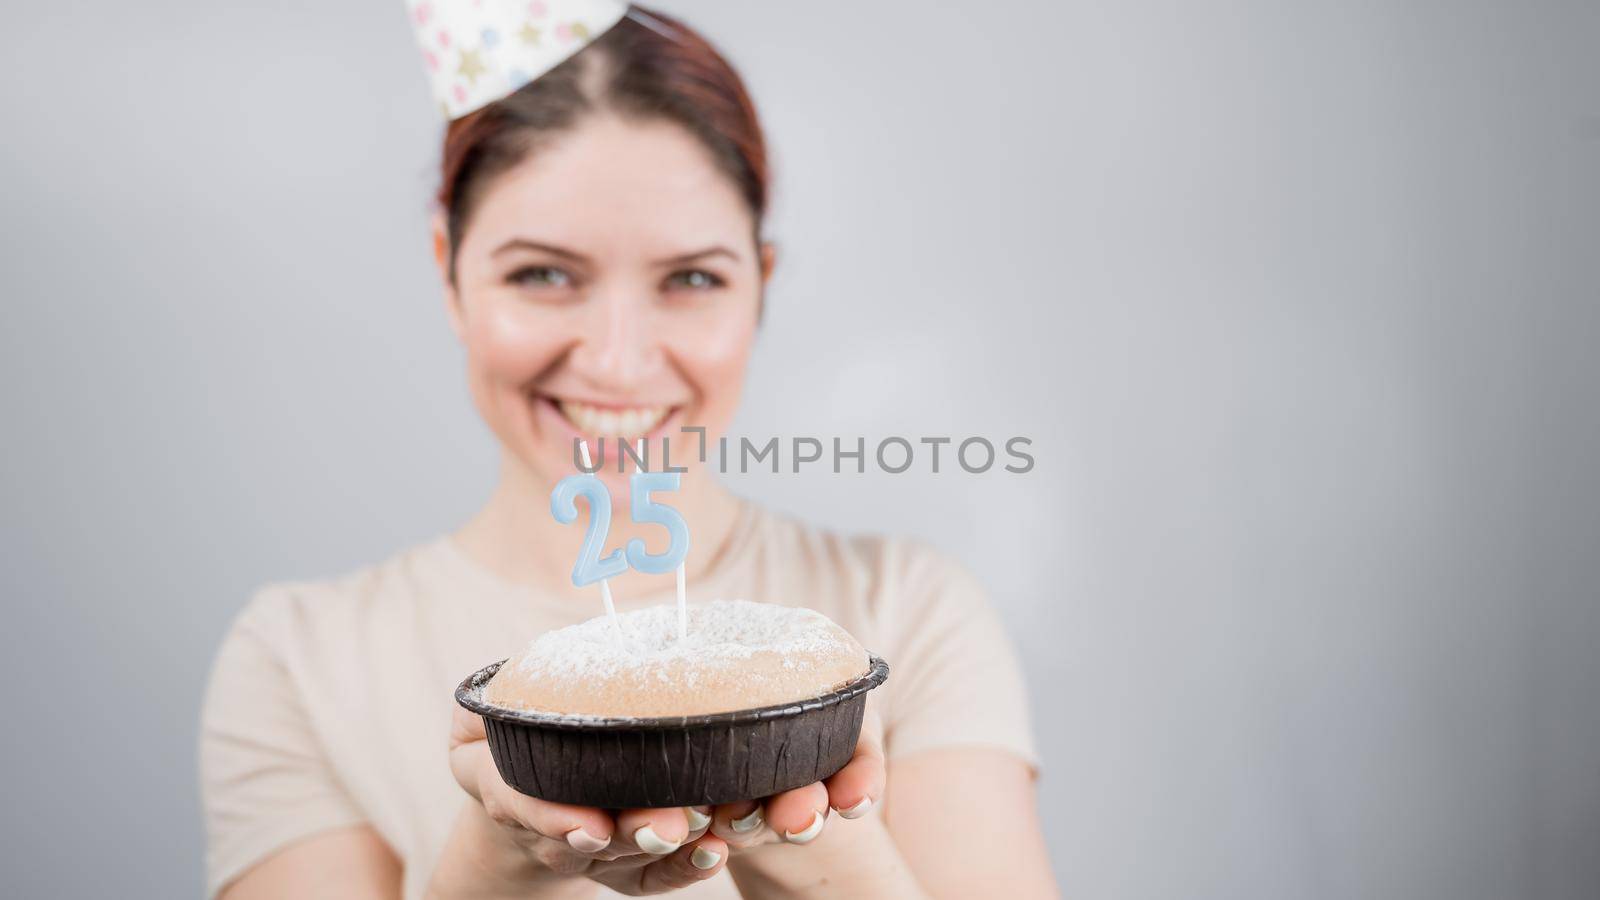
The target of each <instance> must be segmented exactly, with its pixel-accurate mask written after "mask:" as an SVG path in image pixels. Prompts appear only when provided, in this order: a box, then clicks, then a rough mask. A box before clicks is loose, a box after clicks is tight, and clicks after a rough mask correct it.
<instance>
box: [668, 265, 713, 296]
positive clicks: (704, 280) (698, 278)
mask: <svg viewBox="0 0 1600 900" xmlns="http://www.w3.org/2000/svg"><path fill="white" fill-rule="evenodd" d="M727 283H728V282H727V281H726V280H725V279H724V278H723V277H722V276H721V275H717V274H716V273H714V272H707V271H706V270H705V269H682V270H679V271H677V272H673V273H672V274H671V275H668V276H667V284H666V286H667V289H668V290H688V291H709V290H713V289H715V288H719V287H725V286H726V285H727Z"/></svg>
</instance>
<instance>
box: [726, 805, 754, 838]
mask: <svg viewBox="0 0 1600 900" xmlns="http://www.w3.org/2000/svg"><path fill="white" fill-rule="evenodd" d="M728 824H729V825H732V826H733V830H734V831H735V832H737V833H739V834H744V833H745V832H747V831H755V830H756V829H757V828H760V827H761V807H759V806H758V807H756V808H755V809H754V810H752V811H751V813H750V815H748V816H745V817H744V818H742V819H734V820H733V821H732V822H729V823H728Z"/></svg>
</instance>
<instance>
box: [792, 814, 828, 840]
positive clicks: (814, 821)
mask: <svg viewBox="0 0 1600 900" xmlns="http://www.w3.org/2000/svg"><path fill="white" fill-rule="evenodd" d="M822 821H823V820H822V813H812V814H811V824H810V825H807V826H806V830H805V831H786V832H784V835H783V839H784V840H786V841H788V842H789V843H791V844H808V843H810V842H811V840H812V838H815V837H816V836H817V835H819V834H821V833H822Z"/></svg>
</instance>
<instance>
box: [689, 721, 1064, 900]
mask: <svg viewBox="0 0 1600 900" xmlns="http://www.w3.org/2000/svg"><path fill="white" fill-rule="evenodd" d="M887 785H888V786H887V789H886V790H885V792H884V797H885V803H884V805H883V807H882V810H881V813H882V814H881V815H870V814H869V815H867V816H865V817H864V818H862V819H861V820H860V821H855V822H838V823H834V822H830V823H829V824H828V826H827V827H826V828H825V829H824V833H823V834H822V835H820V836H819V837H818V839H817V840H816V841H815V842H814V843H813V844H812V846H810V847H808V848H807V849H806V851H805V852H804V853H794V852H792V851H789V852H786V851H788V848H784V847H781V846H762V847H757V848H754V849H751V850H743V851H741V852H738V853H736V854H735V855H734V857H733V860H732V861H731V862H730V863H729V871H730V872H732V873H733V876H734V880H735V881H737V882H738V885H739V890H740V892H741V893H743V894H744V896H745V897H747V898H778V897H784V898H804V897H818V898H821V897H828V898H835V897H862V898H866V897H873V898H877V897H895V898H918V897H935V898H943V897H950V898H964V897H1023V898H1032V897H1040V898H1045V897H1056V896H1058V893H1057V889H1056V886H1055V880H1054V877H1053V876H1052V874H1051V872H1050V865H1049V859H1048V856H1047V855H1046V852H1045V847H1044V842H1043V840H1042V838H1041V835H1040V832H1039V822H1038V816H1037V813H1036V811H1035V803H1034V790H1033V777H1032V774H1031V773H1030V771H1029V770H1028V767H1027V765H1026V764H1025V763H1024V762H1023V761H1022V760H1021V759H1019V758H1017V757H1016V756H1013V755H1012V754H1010V753H1007V752H1005V751H1002V750H991V749H985V748H967V747H960V748H950V749H941V750H928V751H924V752H921V753H917V754H914V755H912V756H910V757H907V758H906V759H904V760H897V761H896V762H895V763H894V764H893V765H892V766H890V767H889V769H888V781H887ZM828 787H829V792H830V795H831V794H833V793H837V792H838V791H836V789H835V785H833V784H832V783H830V784H829V786H828ZM834 805H835V808H836V809H837V808H840V806H839V802H838V801H837V800H836V801H834ZM845 808H848V807H845ZM768 815H769V817H770V816H772V815H774V814H773V813H771V812H769V813H768ZM791 818H792V816H791ZM720 824H721V819H720V817H719V822H718V826H717V827H720ZM773 827H775V828H776V827H781V826H773Z"/></svg>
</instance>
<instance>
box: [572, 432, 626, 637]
mask: <svg viewBox="0 0 1600 900" xmlns="http://www.w3.org/2000/svg"><path fill="white" fill-rule="evenodd" d="M578 452H579V453H580V454H582V455H583V467H584V468H585V469H593V468H594V463H592V462H590V461H589V442H588V441H579V442H578ZM589 515H591V516H592V515H594V511H593V510H591V511H590V512H589ZM606 581H607V580H606V579H604V578H602V579H600V599H601V600H603V601H604V602H605V604H606V618H608V619H610V620H611V633H612V634H613V635H614V636H615V637H616V639H617V646H619V647H622V648H624V649H626V648H627V646H628V642H627V641H626V640H624V639H623V637H622V622H620V621H619V620H618V619H617V605H616V604H615V603H613V602H611V585H609V584H607V583H606Z"/></svg>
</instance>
